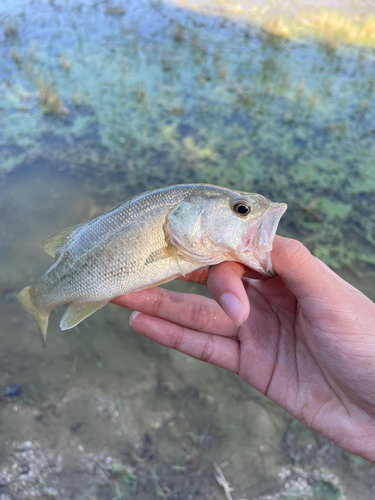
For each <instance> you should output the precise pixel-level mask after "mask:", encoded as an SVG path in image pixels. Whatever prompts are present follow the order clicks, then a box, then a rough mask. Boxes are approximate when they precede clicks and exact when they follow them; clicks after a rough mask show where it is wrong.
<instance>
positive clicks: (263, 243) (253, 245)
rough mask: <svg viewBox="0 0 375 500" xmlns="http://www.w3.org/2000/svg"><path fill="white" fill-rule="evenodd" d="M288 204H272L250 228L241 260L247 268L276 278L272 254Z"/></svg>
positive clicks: (241, 253)
mask: <svg viewBox="0 0 375 500" xmlns="http://www.w3.org/2000/svg"><path fill="white" fill-rule="evenodd" d="M287 208H288V207H287V205H286V203H271V205H270V206H269V208H268V209H267V210H266V212H265V213H264V214H263V216H262V218H261V221H260V222H258V223H257V224H253V225H251V226H250V227H249V231H248V233H247V235H246V244H245V247H244V249H243V251H241V252H240V255H239V257H240V260H241V262H242V263H243V264H245V265H246V266H249V267H251V268H253V269H255V270H256V271H258V272H260V273H262V274H265V275H267V276H274V275H275V272H274V270H273V268H272V263H271V257H270V252H271V250H272V245H273V239H274V237H275V234H276V230H277V226H278V225H279V222H280V219H281V217H282V216H283V214H284V213H285V211H286V209H287Z"/></svg>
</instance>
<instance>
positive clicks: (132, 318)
mask: <svg viewBox="0 0 375 500" xmlns="http://www.w3.org/2000/svg"><path fill="white" fill-rule="evenodd" d="M137 314H139V312H138V311H134V312H132V313H131V315H130V318H129V325H130V326H133V325H132V323H133V321H134V318H135V317H136V316H137Z"/></svg>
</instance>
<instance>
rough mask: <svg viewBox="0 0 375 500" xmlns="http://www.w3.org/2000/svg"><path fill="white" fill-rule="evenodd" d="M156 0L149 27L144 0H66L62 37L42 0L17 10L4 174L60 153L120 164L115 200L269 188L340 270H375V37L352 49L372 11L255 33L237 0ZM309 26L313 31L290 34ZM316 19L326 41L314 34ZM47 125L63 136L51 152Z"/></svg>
mask: <svg viewBox="0 0 375 500" xmlns="http://www.w3.org/2000/svg"><path fill="white" fill-rule="evenodd" d="M185 7H186V8H187V7H188V3H186V4H184V8H185ZM49 8H50V9H51V16H52V15H54V14H53V9H54V8H53V6H50V7H49ZM149 8H150V9H151V11H152V20H151V21H146V20H143V21H142V25H141V26H142V28H139V29H136V28H135V26H136V25H137V23H138V21H139V20H138V19H137V17H136V16H137V11H136V8H135V5H133V4H132V3H131V2H130V3H129V4H128V5H127V8H126V11H125V9H124V8H122V7H121V5H120V4H118V5H117V4H116V6H110V5H109V4H108V3H106V4H105V6H103V7H101V6H100V5H99V4H98V3H93V4H92V5H90V3H88V4H85V5H82V6H81V8H80V9H73V10H72V11H69V9H67V10H64V9H63V7H62V6H60V8H59V9H60V10H59V11H58V16H59V19H60V22H62V23H63V24H64V31H63V34H62V35H61V37H60V38H59V39H57V38H54V37H53V36H51V35H50V34H49V32H48V31H46V30H45V27H44V25H42V24H40V25H38V20H37V19H35V22H31V21H30V19H31V18H32V16H33V14H32V13H31V12H30V11H29V10H28V9H30V7H27V6H26V7H25V13H24V16H23V15H20V16H19V17H17V16H15V17H14V18H12V19H9V20H7V21H6V22H5V24H4V30H5V31H7V33H8V32H9V30H10V28H9V26H17V31H16V33H17V36H16V35H15V33H14V36H12V37H10V36H8V35H7V36H6V37H5V39H4V41H3V43H2V49H1V50H2V54H3V56H4V57H3V61H2V62H1V63H0V64H1V65H2V69H3V70H4V71H3V74H4V78H3V80H2V83H1V85H2V94H1V97H0V106H1V108H2V110H3V111H2V114H1V115H0V130H1V132H2V133H1V138H0V148H1V150H2V151H3V155H2V157H3V161H2V165H1V166H2V169H3V171H4V170H10V169H12V168H14V167H16V166H17V164H20V163H22V162H23V161H24V160H25V159H26V158H27V157H30V155H33V156H34V157H35V154H44V153H45V154H47V155H48V157H49V158H51V159H53V160H54V161H58V162H61V161H63V162H66V168H67V169H68V170H70V171H74V173H75V174H77V173H80V174H81V175H84V174H85V173H90V174H93V175H98V176H101V177H103V176H106V175H108V174H109V173H110V174H111V175H112V174H117V175H120V176H121V177H122V182H123V184H124V185H126V188H123V189H121V190H120V191H119V188H118V185H117V183H116V184H114V183H113V181H111V180H110V179H109V178H108V182H107V187H106V196H107V197H108V198H109V197H111V198H112V199H113V202H115V201H120V200H121V199H123V198H125V197H126V196H128V195H130V194H132V193H133V192H134V191H140V190H142V189H147V188H150V187H156V186H160V185H165V184H172V183H177V182H209V183H216V184H221V185H227V186H231V187H235V188H243V189H246V190H250V191H259V192H261V193H263V194H265V195H266V196H269V197H270V198H272V199H275V200H278V201H284V202H287V203H288V204H289V211H288V212H287V215H286V217H284V218H283V221H282V226H281V230H282V231H283V232H284V234H289V235H293V236H297V237H299V238H300V239H302V240H303V241H304V242H305V243H306V244H307V245H308V246H309V247H310V248H311V250H312V251H313V252H314V253H315V255H317V256H319V257H320V258H322V259H323V260H325V261H326V262H327V263H328V264H329V265H331V266H333V267H335V268H339V267H342V266H348V267H349V268H351V269H353V270H354V271H355V272H356V273H357V274H358V275H361V274H368V273H372V274H373V275H375V257H374V251H373V248H374V244H375V236H374V235H375V214H374V209H373V207H374V205H375V171H374V156H375V153H374V151H375V150H374V148H375V145H374V132H373V123H374V120H375V111H374V95H375V94H374V92H375V90H374V89H375V64H374V59H373V52H372V50H371V49H368V48H367V49H366V48H363V47H362V48H359V47H357V46H349V47H344V45H345V44H346V43H349V39H348V37H349V36H351V37H352V38H353V37H354V34H355V33H357V35H358V36H357V38H356V40H355V44H356V45H361V44H362V45H366V44H367V45H370V43H367V42H366V43H365V41H363V43H362V42H361V43H360V36H363V37H364V36H365V35H366V33H367V35H366V36H367V38H366V40H367V41H369V40H370V39H372V38H371V37H373V34H374V33H375V30H373V29H372V28H371V26H372V24H371V23H373V22H374V21H373V19H372V18H371V17H369V16H366V17H365V18H364V19H363V20H362V21H361V22H363V23H365V24H363V26H362V25H361V26H362V27H361V26H360V24H358V23H359V22H360V21H359V20H357V19H356V18H355V17H354V18H353V17H348V16H347V15H346V14H342V15H339V14H336V13H333V12H331V13H328V11H324V12H323V11H321V12H320V13H316V14H311V16H318V17H316V18H313V17H310V18H309V19H310V21H308V20H307V18H306V19H305V21H304V22H302V21H301V22H300V23H299V24H298V23H297V24H298V26H299V27H298V26H297V24H296V23H295V22H294V21H287V18H286V17H285V18H284V20H283V21H278V22H276V24H275V23H273V24H272V23H270V22H269V21H264V23H263V24H262V30H260V31H256V27H257V26H258V25H260V24H259V22H258V21H259V19H258V17H257V16H259V15H260V12H259V11H258V10H257V9H255V8H253V9H252V10H251V12H248V14H247V17H246V16H245V14H244V12H243V11H242V10H241V8H240V7H239V6H237V7H236V9H237V10H236V9H235V10H236V13H237V14H236V15H238V16H239V17H240V18H241V22H242V24H240V25H238V26H236V24H230V23H229V24H228V21H226V22H225V23H224V21H223V18H220V17H215V16H214V17H209V16H207V15H203V14H198V13H196V12H195V11H189V10H181V9H175V8H173V7H171V6H168V5H167V4H163V3H161V2H160V3H155V2H151V4H150V6H149ZM228 8H229V7H228V6H227V5H226V4H225V9H224V7H223V9H224V10H223V11H222V14H225V15H226V16H227V15H229V14H230V13H229V14H228ZM266 14H267V13H266ZM249 16H250V17H249ZM301 16H302V14H301ZM229 17H230V16H229ZM232 17H233V16H232ZM244 17H245V21H246V22H245V24H244V23H243V21H244ZM23 19H27V20H28V22H26V21H24V20H23ZM98 19H100V27H98V29H97V30H93V31H92V32H88V31H84V30H85V26H86V24H87V22H91V21H90V20H95V22H97V20H98ZM301 19H302V18H301ZM313 19H315V21H314V22H313ZM318 19H319V23H318V21H317V20H318ZM249 20H251V21H252V22H253V25H250V24H249ZM265 23H266V24H265ZM267 23H268V24H267ZM280 23H281V24H280ZM293 23H294V24H293ZM348 23H349V24H348ZM350 23H352V24H350ZM356 23H357V24H356ZM31 24H32V25H33V30H31V28H30V25H31ZM318 25H319V26H320V28H318ZM333 25H335V26H336V28H335V29H333ZM249 26H250V27H251V30H250V31H249ZM302 27H304V29H303V30H302ZM364 27H366V29H365V28H364ZM298 30H299V31H300V34H301V35H305V40H304V41H303V42H301V43H296V42H293V43H291V42H290V41H289V40H290V39H291V38H293V36H294V35H293V33H294V32H296V33H297V32H298ZM313 30H315V32H316V34H317V38H318V40H319V43H318V44H314V43H313V42H311V41H310V42H307V40H308V39H309V37H310V35H311V32H312V31H313ZM319 30H320V31H319ZM340 30H342V32H345V33H346V35H345V37H346V38H345V37H344V35H343V34H342V32H341V31H340ZM13 31H14V30H13ZM13 31H12V33H13ZM319 33H322V34H325V35H326V37H325V38H324V37H323V35H322V36H320V35H319ZM46 37H47V38H46ZM48 37H50V38H48ZM327 37H328V38H327ZM323 38H324V42H323ZM42 40H43V43H41V41H42ZM229 40H231V41H229ZM353 41H354V39H353ZM44 42H46V43H44ZM343 42H345V43H344V44H343ZM25 96H29V97H28V98H27V99H26V98H25ZM68 114H69V117H68ZM62 117H66V118H64V119H63V120H61V119H59V120H58V121H56V118H62ZM47 136H48V137H50V138H51V141H52V143H53V144H54V145H55V144H56V141H55V139H52V138H53V137H55V138H59V144H60V146H59V147H57V148H56V146H54V147H53V150H52V151H45V150H46V149H48V144H49V142H48V141H46V140H45V138H46V137H47ZM41 138H43V140H39V139H41ZM67 144H69V148H67V147H66V146H67ZM30 146H31V147H30ZM111 186H112V190H111ZM111 192H112V195H111V194H110V193H111ZM115 198H116V199H115Z"/></svg>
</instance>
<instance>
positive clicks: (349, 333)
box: [112, 236, 375, 462]
mask: <svg viewBox="0 0 375 500" xmlns="http://www.w3.org/2000/svg"><path fill="white" fill-rule="evenodd" d="M271 257H272V263H273V267H274V269H275V271H276V273H277V276H275V277H272V278H264V277H262V276H260V275H259V274H257V273H256V272H254V271H249V269H247V268H245V267H244V266H242V265H241V264H238V263H234V262H223V263H222V264H219V265H217V266H213V267H211V268H210V269H209V270H207V269H204V270H200V271H196V272H195V273H192V274H191V275H190V276H188V277H187V279H189V280H191V281H194V282H198V283H202V284H207V287H208V289H209V291H210V293H211V295H212V297H213V298H214V299H216V300H213V299H208V298H206V297H202V296H198V295H192V294H183V293H177V292H172V291H169V290H165V289H162V288H151V289H148V290H144V291H142V292H135V293H130V294H128V295H124V296H122V297H117V298H116V299H114V300H113V301H112V302H113V303H115V304H118V305H121V306H123V307H127V308H129V309H135V310H136V311H140V312H138V313H133V315H132V318H131V324H132V327H133V328H134V330H136V331H137V332H138V333H140V334H142V335H144V336H146V337H148V338H150V339H152V340H154V341H156V342H158V343H160V344H162V345H164V346H166V347H172V348H174V349H177V350H179V351H181V352H184V353H186V354H188V355H190V356H193V357H194V358H197V359H200V360H202V361H206V362H209V363H212V364H214V365H217V366H220V367H221V368H224V369H226V370H229V371H231V372H234V373H237V374H238V375H239V376H240V377H241V378H242V379H244V380H245V381H246V382H247V383H249V384H250V385H251V386H252V387H254V388H255V389H257V390H258V391H259V392H261V393H262V394H264V395H265V396H267V397H268V398H269V399H271V400H272V401H274V402H275V403H277V404H278V405H279V406H281V407H282V408H283V409H285V410H286V411H287V412H288V413H290V414H291V415H293V416H294V417H295V418H297V419H299V420H300V421H301V422H303V423H305V424H306V425H308V426H309V427H310V428H311V429H313V430H315V431H317V432H319V433H320V434H322V435H323V436H325V437H327V438H328V439H330V440H331V441H333V442H334V443H336V444H337V445H339V446H341V447H342V448H344V449H345V450H347V451H349V452H351V453H354V454H356V455H359V456H361V457H363V458H365V459H366V460H369V461H371V462H375V304H374V303H373V302H372V301H371V300H370V299H368V298H367V297H366V296H365V295H363V294H362V293H361V292H359V291H358V290H357V289H356V288H354V287H352V286H351V285H350V284H349V283H347V282H345V281H344V280H342V279H341V278H340V277H339V276H338V275H337V274H335V273H334V272H333V271H332V270H330V269H329V268H328V267H327V266H325V264H323V263H322V262H321V261H320V260H318V259H317V258H315V257H313V256H312V255H311V254H310V252H309V251H308V250H307V249H306V248H305V247H304V246H303V245H302V244H301V243H299V242H297V241H296V240H291V239H287V238H282V237H280V236H276V237H275V240H274V249H273V251H272V254H271ZM255 278H257V279H255ZM219 304H220V305H221V306H220V305H219ZM224 311H225V312H224ZM226 313H227V314H226ZM230 318H232V319H230Z"/></svg>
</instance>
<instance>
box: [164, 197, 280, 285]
mask: <svg viewBox="0 0 375 500" xmlns="http://www.w3.org/2000/svg"><path fill="white" fill-rule="evenodd" d="M286 209H287V205H286V204H285V203H273V202H271V201H270V200H268V199H267V198H265V197H264V196H262V195H260V194H252V193H244V192H239V191H230V190H225V191H223V192H222V193H218V194H216V193H215V196H213V195H212V193H210V195H209V196H204V195H201V196H194V197H191V198H190V199H187V200H184V201H182V202H181V203H179V204H178V205H177V206H176V207H175V208H174V209H173V210H172V211H171V213H170V214H169V216H168V219H167V220H168V223H167V231H168V234H169V238H170V241H171V243H172V245H174V246H175V247H177V249H178V253H179V254H180V255H181V256H182V257H183V258H184V259H186V260H188V261H197V262H201V263H202V267H204V266H205V265H212V264H217V263H219V262H222V261H224V260H231V261H236V262H241V263H242V264H245V265H246V266H247V267H249V268H251V269H255V270H256V271H259V272H260V273H262V274H265V275H268V276H270V275H273V274H274V271H273V269H272V263H271V258H270V252H271V250H272V244H273V239H274V236H275V233H276V229H277V226H278V224H279V221H280V218H281V217H282V215H283V214H284V212H285V210H286Z"/></svg>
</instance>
